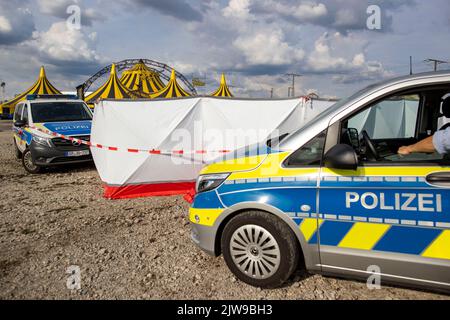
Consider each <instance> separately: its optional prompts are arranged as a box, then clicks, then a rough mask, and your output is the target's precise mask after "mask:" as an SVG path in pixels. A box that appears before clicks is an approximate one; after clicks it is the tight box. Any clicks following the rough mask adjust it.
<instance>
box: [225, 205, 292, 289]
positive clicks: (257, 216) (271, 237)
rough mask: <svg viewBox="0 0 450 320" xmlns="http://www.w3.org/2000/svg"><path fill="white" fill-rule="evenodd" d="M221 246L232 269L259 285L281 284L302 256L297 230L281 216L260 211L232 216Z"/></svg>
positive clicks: (277, 285)
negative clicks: (291, 227)
mask: <svg viewBox="0 0 450 320" xmlns="http://www.w3.org/2000/svg"><path fill="white" fill-rule="evenodd" d="M221 248H222V253H223V256H224V259H225V262H226V264H227V266H228V268H229V269H230V270H231V272H232V273H233V274H234V275H235V276H236V277H237V278H238V279H239V280H241V281H243V282H245V283H247V284H250V285H252V286H255V287H260V288H277V287H280V286H282V285H283V284H284V283H285V282H286V281H287V280H288V279H289V277H290V276H291V275H292V273H293V272H294V271H295V270H296V268H297V265H298V262H299V258H300V247H299V244H298V241H297V238H296V236H295V234H294V232H293V231H292V230H291V229H290V228H289V227H288V225H287V224H286V223H285V222H284V221H282V220H281V219H279V218H278V217H276V216H274V215H272V214H269V213H266V212H260V211H250V212H246V213H242V214H239V215H237V216H236V217H234V218H232V219H231V220H230V221H229V222H228V223H227V224H226V226H225V228H224V230H223V233H222V238H221Z"/></svg>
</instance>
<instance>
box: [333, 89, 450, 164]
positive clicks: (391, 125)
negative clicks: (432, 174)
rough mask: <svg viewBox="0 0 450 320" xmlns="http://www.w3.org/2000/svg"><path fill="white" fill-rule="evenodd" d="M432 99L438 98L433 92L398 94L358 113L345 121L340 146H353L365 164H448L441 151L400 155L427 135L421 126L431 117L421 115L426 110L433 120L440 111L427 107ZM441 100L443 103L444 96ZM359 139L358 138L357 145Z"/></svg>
mask: <svg viewBox="0 0 450 320" xmlns="http://www.w3.org/2000/svg"><path fill="white" fill-rule="evenodd" d="M430 94H431V95H430ZM428 98H433V99H434V98H436V96H435V95H433V93H430V92H425V93H417V94H416V93H412V94H406V95H396V96H391V97H388V98H386V99H384V100H382V101H379V102H377V103H375V104H373V105H371V106H369V107H368V108H365V109H364V110H361V111H358V112H356V113H355V114H353V115H351V116H350V117H349V118H348V119H347V120H345V121H343V123H342V126H341V128H342V130H341V137H340V143H345V144H349V145H351V146H352V147H353V148H354V149H355V151H356V153H357V154H358V155H359V158H360V159H359V160H360V163H362V164H364V163H365V164H371V163H376V164H377V165H378V164H382V163H386V164H388V165H389V164H392V163H411V164H414V163H417V164H424V163H425V164H432V163H435V164H440V163H443V162H447V157H446V156H443V155H440V154H438V153H437V152H435V153H431V154H427V153H414V154H409V155H399V154H398V149H399V148H400V147H402V146H408V145H412V144H414V143H416V142H418V141H419V140H422V139H423V138H425V137H426V136H427V135H425V136H423V135H424V134H423V133H421V132H420V133H419V131H420V128H421V123H422V122H424V121H427V120H426V119H427V118H422V117H421V113H423V112H424V111H426V112H428V117H430V116H432V115H433V109H434V107H436V108H437V109H439V108H440V105H437V104H436V106H434V104H431V105H425V104H423V101H426V100H427V99H428ZM438 98H439V99H438V101H440V96H439V97H438ZM431 101H433V100H431ZM422 105H424V107H423V108H421V106H422ZM436 120H437V119H435V121H436ZM431 134H432V132H431V131H430V132H428V135H431ZM355 136H356V137H358V138H357V139H356V142H357V143H355ZM358 139H359V141H358Z"/></svg>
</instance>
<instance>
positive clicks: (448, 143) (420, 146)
mask: <svg viewBox="0 0 450 320" xmlns="http://www.w3.org/2000/svg"><path fill="white" fill-rule="evenodd" d="M436 151H437V152H438V153H439V154H448V153H450V127H449V128H447V129H445V130H442V131H437V132H436V133H435V134H434V135H433V136H432V137H428V138H426V139H424V140H422V141H419V142H417V143H416V144H413V145H410V146H405V147H401V148H400V149H399V150H398V153H399V154H401V155H408V154H411V153H434V152H436Z"/></svg>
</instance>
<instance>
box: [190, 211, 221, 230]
mask: <svg viewBox="0 0 450 320" xmlns="http://www.w3.org/2000/svg"><path fill="white" fill-rule="evenodd" d="M223 210H224V209H196V208H190V209H189V220H190V221H191V222H192V223H195V224H200V225H203V226H208V227H212V226H213V225H214V222H216V220H217V218H218V217H219V216H220V214H221V213H222V212H223ZM195 217H198V221H197V220H196V219H195Z"/></svg>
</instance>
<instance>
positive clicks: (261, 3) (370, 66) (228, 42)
mask: <svg viewBox="0 0 450 320" xmlns="http://www.w3.org/2000/svg"><path fill="white" fill-rule="evenodd" d="M372 4H376V5H378V6H379V7H380V9H381V30H369V29H368V28H367V19H368V18H369V14H368V13H367V8H368V6H369V5H372ZM71 5H77V6H78V7H79V8H81V28H79V29H74V28H68V26H67V23H66V21H67V19H68V18H69V14H67V8H68V7H69V6H71ZM410 55H412V56H413V62H414V63H413V64H414V71H415V72H423V71H427V70H431V69H432V66H431V65H429V64H426V63H424V62H423V60H425V59H427V58H437V59H442V60H450V3H449V1H448V0H429V1H419V0H416V1H414V0H392V1H389V0H378V1H376V0H372V1H369V0H296V1H294V0H203V1H201V0H197V1H194V0H192V1H190V0H118V1H109V0H34V1H33V0H28V1H27V0H0V81H5V82H6V95H7V96H8V97H11V96H13V95H14V94H16V93H18V92H20V91H23V90H24V89H26V88H27V87H28V86H29V85H31V84H32V82H33V81H34V80H35V79H36V77H37V74H38V72H39V67H40V66H41V65H45V67H46V70H47V74H48V76H49V78H50V80H51V81H52V82H53V84H54V85H55V86H56V87H57V88H59V89H60V90H74V88H75V87H76V85H78V84H80V83H82V82H84V81H85V80H86V79H87V78H89V76H90V75H92V74H94V73H95V72H97V71H98V70H100V69H101V68H102V67H104V66H106V65H108V64H109V63H111V62H114V61H120V60H123V59H127V58H148V59H153V60H156V61H161V62H164V63H167V64H168V65H170V66H172V67H175V68H176V69H177V70H178V71H180V72H182V73H183V74H184V75H185V76H187V77H188V78H189V79H192V77H194V76H195V77H201V78H204V79H206V82H207V84H208V85H207V87H206V88H204V89H201V91H211V90H213V89H214V88H215V87H216V86H217V81H218V80H219V74H220V73H221V72H225V73H226V74H227V77H228V80H229V82H231V84H232V86H233V87H232V91H233V92H234V93H235V95H238V96H245V97H248V96H250V97H268V96H269V95H270V90H271V88H273V89H274V95H275V96H278V97H285V96H287V91H288V89H287V88H288V86H289V84H290V83H289V79H288V77H287V76H286V75H285V74H286V73H290V72H294V73H300V74H302V75H303V77H302V78H299V79H297V83H296V93H297V94H305V93H309V92H316V93H318V94H319V95H320V96H323V97H325V96H326V97H344V96H346V95H348V94H350V93H352V92H353V91H355V90H357V89H359V88H361V87H363V86H366V85H369V84H371V83H373V82H376V81H380V80H382V79H385V78H389V77H393V76H396V75H403V74H407V73H408V72H409V56H410ZM440 68H442V69H443V68H447V69H449V68H450V65H442V66H440ZM98 85H100V83H98Z"/></svg>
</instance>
